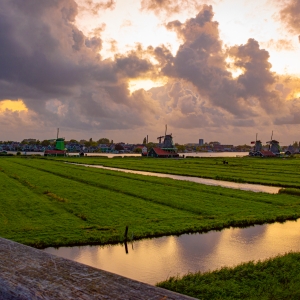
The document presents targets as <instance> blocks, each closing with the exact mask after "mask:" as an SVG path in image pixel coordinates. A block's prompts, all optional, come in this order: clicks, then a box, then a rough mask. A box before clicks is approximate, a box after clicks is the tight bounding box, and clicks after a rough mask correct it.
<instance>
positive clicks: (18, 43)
mask: <svg viewBox="0 0 300 300" xmlns="http://www.w3.org/2000/svg"><path fill="white" fill-rule="evenodd" d="M89 2H90V1H87V2H86V3H89ZM101 3H102V4H103V3H104V2H101ZM101 3H100V2H99V3H98V4H97V7H99V9H100V8H101V5H102V4H101ZM105 3H106V4H107V5H106V6H105V7H104V8H111V7H110V6H109V7H108V4H109V3H110V5H112V4H113V3H114V2H113V1H108V2H105ZM95 5H96V4H95ZM77 13H78V6H77V4H76V2H75V1H73V0H53V1H40V0H28V1H26V2H25V1H22V0H0V28H1V30H0V100H1V99H11V100H16V99H23V101H24V102H25V104H26V106H27V107H28V108H29V109H30V110H32V111H33V112H35V113H36V114H37V115H36V118H40V120H41V122H43V123H44V124H46V123H47V124H48V125H49V124H51V123H52V125H54V126H55V124H58V123H59V122H60V123H61V124H62V123H64V124H65V125H66V122H68V124H69V125H70V126H75V127H77V128H82V126H83V127H85V126H86V124H91V126H100V125H101V126H102V125H103V122H99V120H97V118H104V116H105V118H106V124H113V128H117V127H118V125H117V124H119V127H120V128H124V126H125V125H126V124H127V125H126V126H125V127H126V128H127V127H129V126H130V124H132V125H133V126H135V125H136V124H139V125H140V124H141V123H143V122H145V120H146V119H147V118H146V117H143V112H141V111H138V109H139V106H138V105H135V103H134V101H133V97H132V96H131V95H130V94H129V91H128V83H127V81H128V78H135V77H139V76H141V75H142V74H143V73H147V72H151V70H152V65H151V63H150V62H149V61H148V60H147V59H142V58H140V57H139V54H138V52H132V53H129V54H128V55H118V56H116V57H115V59H114V60H102V58H101V55H100V54H99V51H100V50H101V49H102V40H101V38H100V37H99V33H101V31H102V30H103V26H102V27H101V28H99V30H98V31H97V32H96V31H95V36H89V37H86V36H85V35H84V34H83V32H82V31H80V30H79V29H78V28H77V27H76V26H75V24H74V21H75V17H76V15H77ZM91 95H93V97H92V96H91ZM95 95H100V96H101V97H99V96H97V97H96V96H95ZM143 96H144V95H141V97H143ZM95 99H96V100H97V101H96V100H95ZM141 102H143V99H141ZM53 103H54V104H55V105H58V104H57V103H60V104H59V110H57V111H56V112H54V111H51V109H50V111H49V108H51V107H52V106H51V105H52V104H53ZM111 103H117V104H118V105H120V107H118V106H117V105H112V104H111ZM131 106H134V109H132V107H131ZM108 107H112V108H114V109H115V111H116V113H115V114H114V113H113V111H112V108H110V109H108ZM83 108H84V109H83ZM127 110H128V113H126V111H127ZM62 111H63V113H62ZM122 111H123V112H124V113H123V117H121V116H122V113H121V112H122ZM58 112H60V114H59V113H58ZM81 114H82V115H81ZM138 114H139V116H137V115H138ZM115 116H117V118H115ZM109 117H111V118H112V119H114V120H113V122H108V121H107V120H108V118H109ZM131 120H132V121H131ZM97 124H98V125H97ZM107 126H108V125H107Z"/></svg>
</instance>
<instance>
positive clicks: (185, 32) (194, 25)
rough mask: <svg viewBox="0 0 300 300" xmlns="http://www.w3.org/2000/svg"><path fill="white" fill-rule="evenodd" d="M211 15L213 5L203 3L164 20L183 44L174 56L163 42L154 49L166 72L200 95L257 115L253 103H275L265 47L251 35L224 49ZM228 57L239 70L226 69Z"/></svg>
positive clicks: (269, 106) (243, 114)
mask: <svg viewBox="0 0 300 300" xmlns="http://www.w3.org/2000/svg"><path fill="white" fill-rule="evenodd" d="M213 16H214V14H213V10H212V6H204V7H203V9H202V10H201V11H200V12H199V13H198V15H197V16H196V17H195V18H191V19H188V20H187V21H186V22H185V23H181V22H180V21H177V20H176V21H173V22H170V23H168V24H167V25H166V26H167V28H168V29H170V30H174V31H175V32H176V33H177V35H178V36H179V38H180V39H181V40H182V41H183V43H182V44H181V45H180V47H179V50H178V52H177V53H176V55H175V56H172V55H171V53H170V52H169V51H168V50H167V49H166V48H164V47H158V48H156V49H155V50H154V51H153V53H154V55H156V58H157V60H158V61H159V62H160V63H161V64H162V72H163V73H164V75H166V76H169V77H173V78H181V79H184V80H186V81H188V82H190V83H192V84H193V85H194V86H195V87H196V88H197V90H198V93H199V94H200V95H201V97H202V98H205V99H207V101H209V102H210V103H211V104H212V105H215V106H217V107H220V108H222V109H225V110H226V111H228V112H230V113H231V114H232V115H235V116H238V117H244V118H245V117H250V116H254V115H256V114H257V112H256V111H257V105H258V106H261V107H262V108H263V109H265V110H271V109H273V107H274V105H279V104H280V103H279V101H278V92H277V91H276V89H274V88H273V85H274V83H275V81H276V79H275V74H273V73H272V72H271V64H270V63H269V62H268V59H269V54H268V52H267V51H266V50H263V49H260V47H259V44H258V42H257V41H255V40H254V39H249V40H248V42H247V43H246V44H245V45H237V46H234V47H231V48H229V49H228V50H227V51H224V49H223V45H222V41H221V40H220V37H219V29H218V25H219V24H218V22H216V21H214V20H213ZM228 56H230V57H232V58H233V59H234V65H235V66H236V67H237V68H239V69H241V70H242V74H241V75H240V76H238V77H237V78H233V77H232V74H231V72H229V71H228V70H227V63H226V58H227V57H228ZM253 103H255V105H253Z"/></svg>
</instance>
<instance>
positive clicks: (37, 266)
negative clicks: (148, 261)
mask: <svg viewBox="0 0 300 300" xmlns="http://www.w3.org/2000/svg"><path fill="white" fill-rule="evenodd" d="M0 299H8V300H10V299H17V300H25V299H26V300H29V299H30V300H35V299H37V300H39V299H64V300H68V299H76V300H91V299H122V300H126V299H153V300H156V299H160V300H169V299H174V300H177V299H182V300H185V299H193V298H191V297H187V296H184V295H180V294H177V293H173V292H171V291H168V290H164V289H161V288H158V287H155V286H151V285H148V284H145V283H141V282H138V281H135V280H131V279H128V278H125V277H122V276H119V275H116V274H113V273H110V272H106V271H103V270H99V269H95V268H93V267H90V266H86V265H83V264H80V263H77V262H74V261H71V260H68V259H64V258H61V257H58V256H55V255H51V254H49V253H45V252H43V251H41V250H38V249H35V248H31V247H28V246H24V245H22V244H18V243H15V242H12V241H9V240H6V239H2V238H0Z"/></svg>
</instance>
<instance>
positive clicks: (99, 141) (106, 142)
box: [98, 138, 109, 144]
mask: <svg viewBox="0 0 300 300" xmlns="http://www.w3.org/2000/svg"><path fill="white" fill-rule="evenodd" d="M98 144H109V139H107V138H101V139H99V140H98Z"/></svg>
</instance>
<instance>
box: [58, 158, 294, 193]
mask: <svg viewBox="0 0 300 300" xmlns="http://www.w3.org/2000/svg"><path fill="white" fill-rule="evenodd" d="M55 159H56V158H55ZM59 159H60V160H66V161H70V162H78V163H86V164H100V165H103V166H108V167H119V168H125V169H133V170H140V171H149V172H159V173H168V174H176V175H186V176H197V177H202V178H212V179H219V180H225V181H233V182H241V183H245V182H247V183H258V184H264V185H273V186H282V187H294V188H300V159H299V157H298V158H285V159H282V158H253V157H242V158H236V157H226V161H228V164H223V161H224V158H223V157H219V158H206V157H205V158H204V157H201V158H200V157H199V158H188V159H179V160H178V159H153V158H141V157H138V158H134V157H127V158H124V159H114V158H112V159H107V158H103V157H83V158H59Z"/></svg>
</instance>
